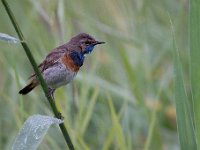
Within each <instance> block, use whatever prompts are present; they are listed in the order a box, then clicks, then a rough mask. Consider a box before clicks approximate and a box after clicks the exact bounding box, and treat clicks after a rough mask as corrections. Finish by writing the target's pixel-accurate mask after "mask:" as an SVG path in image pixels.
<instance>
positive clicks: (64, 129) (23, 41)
mask: <svg viewBox="0 0 200 150" xmlns="http://www.w3.org/2000/svg"><path fill="white" fill-rule="evenodd" d="M2 3H3V5H4V7H5V9H6V12H7V14H8V16H9V18H10V20H11V22H12V24H13V26H14V28H15V31H16V32H17V34H18V37H19V39H20V40H21V44H22V47H23V48H24V51H25V53H26V55H27V57H28V59H29V61H30V63H31V65H32V67H33V69H34V71H35V74H36V75H37V77H38V80H39V82H40V84H41V86H42V89H43V91H44V93H45V96H46V98H47V100H48V101H49V104H50V106H51V108H52V111H53V113H54V115H55V117H56V118H59V119H60V117H61V113H60V112H59V111H58V109H57V107H56V104H55V101H54V100H53V99H52V97H51V96H50V95H49V92H48V87H47V85H46V83H45V81H44V79H43V77H42V75H41V73H40V71H39V69H38V67H37V64H36V62H35V60H34V58H33V55H32V54H31V51H30V49H29V47H28V45H27V44H26V42H25V39H24V36H23V34H22V32H21V30H20V28H19V26H18V24H17V21H16V19H15V17H14V15H13V13H12V11H11V9H10V7H9V5H8V3H7V2H6V0H2ZM59 126H60V129H61V131H62V134H63V136H64V138H65V141H66V143H67V144H68V147H69V149H70V150H74V146H73V144H72V141H71V139H70V137H69V134H68V132H67V129H66V127H65V125H64V123H61V124H60V125H59Z"/></svg>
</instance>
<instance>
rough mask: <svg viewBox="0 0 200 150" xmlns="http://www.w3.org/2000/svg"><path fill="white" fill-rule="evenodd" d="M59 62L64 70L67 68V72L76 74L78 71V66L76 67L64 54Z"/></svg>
mask: <svg viewBox="0 0 200 150" xmlns="http://www.w3.org/2000/svg"><path fill="white" fill-rule="evenodd" d="M61 62H62V63H63V64H64V65H65V66H66V68H68V69H69V70H71V71H73V72H78V71H79V69H80V66H78V65H76V64H75V62H74V60H73V59H72V58H71V57H70V55H68V54H65V55H64V56H63V57H62V58H61Z"/></svg>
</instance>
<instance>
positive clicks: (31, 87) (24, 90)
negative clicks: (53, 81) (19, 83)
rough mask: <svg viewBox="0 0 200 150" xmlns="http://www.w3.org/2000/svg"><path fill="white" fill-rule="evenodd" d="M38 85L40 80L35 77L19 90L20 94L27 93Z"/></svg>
mask: <svg viewBox="0 0 200 150" xmlns="http://www.w3.org/2000/svg"><path fill="white" fill-rule="evenodd" d="M37 85H38V81H37V80H36V79H33V80H32V81H31V82H30V83H29V84H28V85H26V86H25V87H24V88H23V89H21V90H20V91H19V94H22V95H26V94H27V93H29V92H30V91H32V90H33V89H34V88H35V87H36V86H37Z"/></svg>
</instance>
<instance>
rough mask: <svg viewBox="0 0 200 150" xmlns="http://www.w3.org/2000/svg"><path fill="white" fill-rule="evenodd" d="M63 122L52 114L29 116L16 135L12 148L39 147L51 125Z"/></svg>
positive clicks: (21, 149)
mask: <svg viewBox="0 0 200 150" xmlns="http://www.w3.org/2000/svg"><path fill="white" fill-rule="evenodd" d="M62 122H63V121H62V120H60V119H57V118H53V117H50V116H43V115H33V116H31V117H29V118H28V119H27V120H26V121H25V123H24V125H23V127H22V129H21V131H20V132H19V134H18V136H17V137H16V139H15V142H14V144H13V147H12V149H13V150H27V149H28V150H35V149H37V147H38V146H39V144H40V143H41V141H42V139H43V138H44V136H45V134H46V133H47V130H48V129H49V127H50V126H51V125H53V124H60V123H62Z"/></svg>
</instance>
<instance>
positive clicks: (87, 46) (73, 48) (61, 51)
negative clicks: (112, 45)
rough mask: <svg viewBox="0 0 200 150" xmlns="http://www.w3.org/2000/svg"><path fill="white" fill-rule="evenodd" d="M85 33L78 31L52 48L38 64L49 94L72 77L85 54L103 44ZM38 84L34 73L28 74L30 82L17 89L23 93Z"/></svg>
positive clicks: (82, 61)
mask: <svg viewBox="0 0 200 150" xmlns="http://www.w3.org/2000/svg"><path fill="white" fill-rule="evenodd" d="M103 43H105V42H100V41H97V40H95V39H94V38H93V37H92V36H90V35H89V34H86V33H80V34H78V35H76V36H74V37H72V38H71V40H70V41H69V42H68V43H66V44H64V45H61V46H59V47H57V48H55V49H53V50H52V51H51V52H50V53H49V54H48V55H47V56H46V58H45V59H44V61H43V62H42V63H41V64H40V65H39V66H38V68H39V70H40V71H41V74H42V76H43V78H44V80H45V82H46V84H47V86H48V88H49V92H50V95H51V96H52V95H53V93H54V91H55V90H56V89H57V88H58V87H61V86H63V85H66V84H68V83H69V82H70V81H72V80H73V79H74V77H75V76H76V74H77V72H78V71H79V69H80V67H81V66H82V65H83V63H84V59H85V55H87V54H89V53H91V52H92V51H93V49H94V47H95V46H96V45H98V44H103ZM38 85H39V81H38V79H37V77H36V75H35V74H33V75H31V76H30V83H29V84H27V85H26V86H25V87H24V88H23V89H21V90H20V91H19V94H22V95H25V94H27V93H29V92H30V91H32V90H33V89H34V88H35V87H36V86H38Z"/></svg>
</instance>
